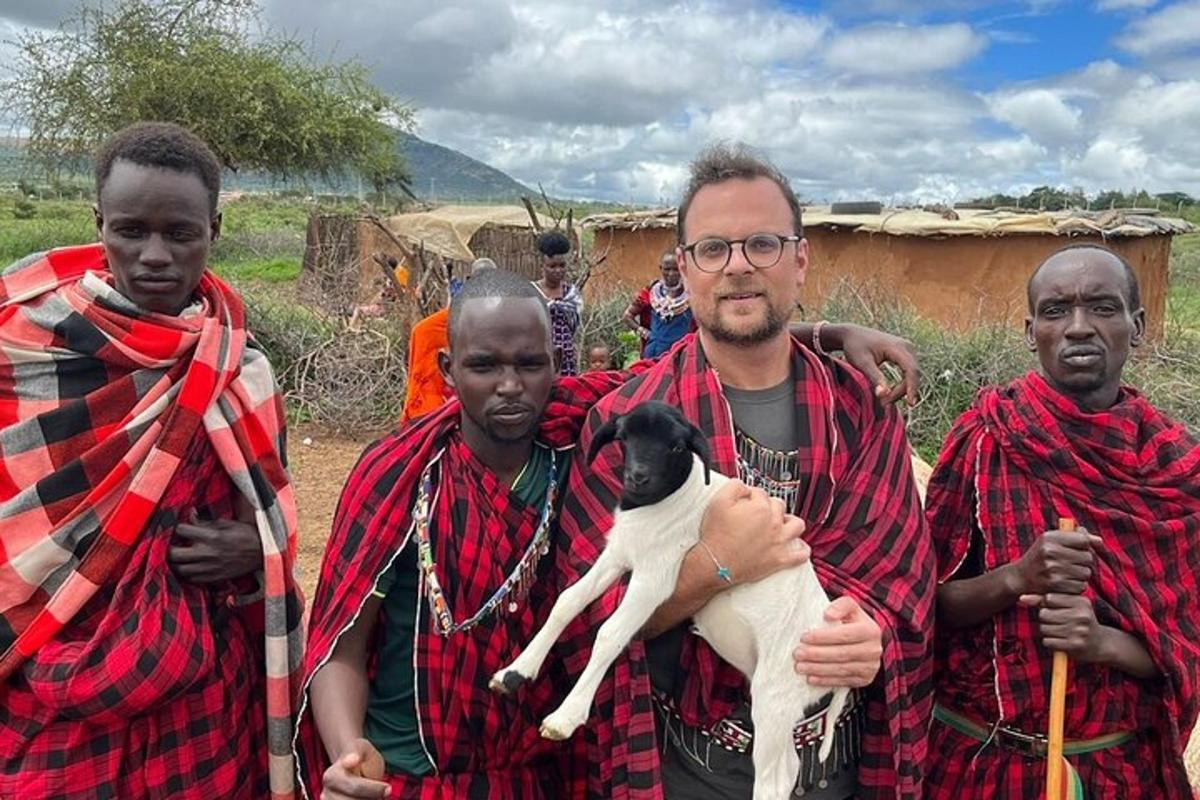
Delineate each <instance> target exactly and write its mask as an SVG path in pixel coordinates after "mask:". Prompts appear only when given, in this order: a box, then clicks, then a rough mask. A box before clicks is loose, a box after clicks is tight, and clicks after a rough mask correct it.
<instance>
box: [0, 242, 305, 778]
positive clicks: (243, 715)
mask: <svg viewBox="0 0 1200 800" xmlns="http://www.w3.org/2000/svg"><path fill="white" fill-rule="evenodd" d="M196 298H197V300H198V301H199V302H198V306H197V307H196V308H195V309H194V312H195V313H190V312H189V313H184V314H182V315H180V316H178V317H172V316H164V315H159V314H152V313H146V312H141V311H139V310H138V309H136V308H135V307H133V306H132V305H131V304H130V303H129V301H128V300H126V299H125V298H123V297H122V296H120V295H119V294H118V293H117V292H116V291H115V289H113V287H112V276H111V273H109V271H108V269H107V263H106V260H105V255H104V250H103V248H102V247H101V246H100V245H89V246H82V247H72V248H64V249H60V250H53V251H51V252H49V253H48V254H46V255H45V256H43V257H41V258H40V259H38V260H36V261H34V262H32V263H30V264H28V265H25V266H22V267H20V268H18V269H16V270H11V271H9V272H8V273H7V274H5V275H3V276H2V277H0V680H3V684H2V685H0V796H5V797H7V796H12V793H13V792H20V793H21V796H47V795H52V796H56V797H121V798H137V797H151V796H153V797H159V796H171V797H196V798H200V797H204V798H211V797H216V796H220V797H243V796H244V797H261V796H264V795H265V794H268V793H269V794H270V796H272V797H279V798H282V797H290V796H291V795H292V791H293V786H294V771H293V769H292V765H291V747H290V741H289V738H290V737H289V734H290V728H291V720H292V702H293V697H294V696H295V689H296V687H297V679H298V667H299V664H300V657H301V653H302V651H303V643H302V631H301V624H300V623H301V621H300V612H301V608H302V599H301V598H300V595H299V592H298V591H297V589H296V586H295V583H294V579H293V575H292V567H293V561H294V556H295V545H296V541H295V536H296V513H295V502H294V498H293V495H292V490H291V486H290V484H289V480H288V476H287V472H286V469H285V467H284V463H283V455H282V452H283V450H282V443H283V436H284V416H283V405H282V401H281V398H280V395H279V393H278V391H277V389H276V387H275V383H274V379H273V378H272V376H271V372H270V367H269V365H268V363H267V360H266V358H265V356H264V355H263V354H262V353H261V352H260V351H258V350H257V349H255V348H254V347H253V346H250V343H249V342H248V340H247V332H246V326H245V317H244V309H243V306H242V303H241V300H240V299H239V298H238V296H237V295H236V294H235V293H234V292H233V291H232V290H231V289H230V288H229V287H228V286H226V285H225V284H224V283H223V282H221V281H220V280H219V279H218V278H216V277H215V276H214V275H212V274H211V273H209V272H206V273H205V274H204V276H203V277H202V278H201V281H200V284H199V286H198V288H197V290H196ZM235 492H236V493H237V494H238V495H240V496H241V497H243V498H244V499H245V500H246V501H248V502H249V503H250V505H251V506H252V507H253V509H254V515H255V523H256V525H257V528H258V531H259V534H260V538H261V541H262V548H263V572H262V576H261V577H262V580H261V599H260V598H259V596H258V595H259V594H260V593H259V592H258V591H257V589H258V586H257V584H258V581H256V580H254V579H253V578H248V579H246V580H243V581H238V582H229V583H228V584H226V585H222V586H216V587H200V586H195V585H191V584H187V583H185V582H181V581H179V580H178V579H176V578H175V577H174V575H173V574H172V573H171V571H170V569H169V567H168V566H167V564H166V553H167V549H168V544H169V541H170V536H171V532H172V531H173V529H174V526H175V524H176V522H177V521H179V520H181V519H184V518H186V515H188V514H190V513H191V512H193V511H197V512H200V513H201V514H202V515H214V517H215V516H222V515H224V516H228V514H229V513H230V512H231V510H232V507H233V497H234V493H235ZM247 583H249V584H252V585H247ZM256 640H257V643H256ZM264 697H265V707H264V706H263V705H262V702H263V698H264ZM268 775H269V779H268Z"/></svg>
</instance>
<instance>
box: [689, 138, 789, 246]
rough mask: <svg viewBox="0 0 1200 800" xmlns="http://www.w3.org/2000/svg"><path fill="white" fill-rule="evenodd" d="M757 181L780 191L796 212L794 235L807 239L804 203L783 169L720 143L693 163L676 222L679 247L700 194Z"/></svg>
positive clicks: (751, 152)
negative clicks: (717, 185) (725, 185)
mask: <svg viewBox="0 0 1200 800" xmlns="http://www.w3.org/2000/svg"><path fill="white" fill-rule="evenodd" d="M755 178H766V179H767V180H769V181H771V182H772V183H774V184H775V185H776V186H778V187H779V191H780V192H781V193H782V194H783V199H784V200H786V201H787V204H788V208H789V209H791V211H792V221H793V225H794V227H795V230H794V231H793V232H794V233H795V234H796V235H797V236H803V235H804V223H803V222H802V221H801V219H800V217H801V213H800V200H799V199H798V198H797V197H796V193H795V192H794V191H792V185H791V184H790V183H789V182H788V179H787V177H786V176H785V175H784V174H783V173H782V172H780V171H779V168H778V167H776V166H775V165H774V164H772V163H771V162H770V161H768V160H767V159H766V158H764V157H763V156H762V155H760V154H759V153H757V152H756V151H755V150H753V149H752V148H750V147H748V146H747V145H745V144H742V143H740V142H739V143H736V144H727V143H725V142H719V143H717V144H714V145H710V146H709V147H707V148H705V149H704V150H702V151H701V152H700V155H698V156H696V160H695V161H693V162H692V165H691V171H690V174H689V176H688V184H687V187H686V188H685V189H684V191H683V199H682V200H680V201H679V211H678V212H677V216H676V220H675V235H676V237H677V238H678V240H679V243H680V244H683V242H684V231H683V225H684V223H685V222H686V221H687V213H688V209H689V208H691V205H692V200H694V199H695V197H696V193H697V192H699V191H700V190H701V189H703V188H704V187H705V186H710V185H712V184H714V183H724V182H725V181H728V180H735V179H739V180H754V179H755Z"/></svg>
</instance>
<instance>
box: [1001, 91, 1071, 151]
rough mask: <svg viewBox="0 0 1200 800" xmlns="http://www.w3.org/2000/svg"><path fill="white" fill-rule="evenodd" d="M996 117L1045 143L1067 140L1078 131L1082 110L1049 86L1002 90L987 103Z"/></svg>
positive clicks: (1059, 142)
mask: <svg viewBox="0 0 1200 800" xmlns="http://www.w3.org/2000/svg"><path fill="white" fill-rule="evenodd" d="M988 106H989V108H990V109H991V111H992V114H993V116H995V117H996V119H998V120H1000V121H1002V122H1007V123H1008V124H1009V125H1011V126H1013V127H1014V128H1016V129H1017V130H1019V131H1023V132H1025V133H1028V134H1030V135H1031V136H1032V137H1033V138H1034V139H1036V140H1037V141H1039V142H1043V143H1046V144H1056V143H1058V144H1061V143H1064V142H1069V141H1071V140H1072V139H1074V138H1075V136H1076V135H1077V134H1078V133H1079V130H1080V125H1081V123H1082V120H1083V112H1082V111H1081V110H1080V109H1079V108H1076V107H1074V106H1072V105H1070V104H1068V103H1067V102H1066V101H1065V100H1064V99H1063V97H1062V95H1060V94H1059V93H1058V92H1054V91H1051V90H1050V89H1022V90H1017V91H1012V92H1003V93H1001V94H998V95H996V96H995V97H993V98H991V99H990V100H989V103H988Z"/></svg>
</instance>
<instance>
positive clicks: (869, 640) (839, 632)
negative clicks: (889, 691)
mask: <svg viewBox="0 0 1200 800" xmlns="http://www.w3.org/2000/svg"><path fill="white" fill-rule="evenodd" d="M825 622H826V624H827V625H828V627H825V628H817V629H815V630H811V631H809V632H808V633H806V634H804V638H803V639H802V640H801V645H800V647H798V648H796V651H795V653H794V654H793V657H794V658H795V660H796V663H795V668H796V672H798V673H799V674H801V675H804V676H805V677H807V678H808V682H809V683H810V684H812V685H813V686H827V687H829V688H831V689H837V688H841V687H846V686H848V687H850V688H855V689H857V688H861V687H863V686H869V685H870V684H871V682H872V681H874V680H875V676H876V675H877V674H878V673H879V667H880V664H881V663H882V658H883V630H882V629H881V628H880V627H879V624H878V623H877V622H875V620H874V619H872V618H871V615H870V614H868V613H867V612H866V611H864V610H863V607H862V606H860V605H859V604H858V601H857V600H855V599H854V598H853V597H850V596H843V597H839V598H838V599H837V600H834V601H833V602H832V603H830V604H829V607H828V608H826V609H825Z"/></svg>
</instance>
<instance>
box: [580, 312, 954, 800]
mask: <svg viewBox="0 0 1200 800" xmlns="http://www.w3.org/2000/svg"><path fill="white" fill-rule="evenodd" d="M793 357H794V358H795V359H796V360H797V362H798V366H799V370H800V371H799V373H798V374H801V375H803V376H804V377H803V379H802V380H799V381H797V384H796V403H797V404H798V405H804V406H807V407H808V410H809V413H807V414H806V415H804V416H806V417H807V419H808V420H809V424H810V425H811V428H812V429H811V431H810V435H809V437H808V440H809V441H810V442H812V447H811V450H810V451H809V452H808V453H807V454H805V458H804V459H803V460H804V461H807V462H808V463H810V464H811V470H812V471H811V475H812V480H810V481H809V489H808V492H807V495H806V496H805V497H803V498H800V500H799V506H798V507H797V508H794V509H791V510H792V512H793V513H795V514H797V515H798V516H800V517H801V518H803V519H804V520H805V522H806V523H807V525H808V533H806V535H805V538H806V539H807V540H808V542H809V543H810V544H811V545H812V552H813V564H814V566H815V568H816V571H817V574H818V575H819V576H820V579H821V582H822V584H823V585H824V586H825V588H826V590H827V591H828V592H829V594H830V595H831V596H835V597H836V596H838V595H842V594H848V595H851V596H853V597H854V598H855V599H856V600H858V602H859V603H861V604H862V606H863V607H864V608H865V609H866V610H867V612H868V613H869V614H871V616H872V617H873V618H874V619H875V620H876V622H878V623H879V625H880V626H881V627H882V628H883V648H884V649H883V669H882V670H881V675H880V678H879V679H877V680H876V682H875V684H874V685H873V686H872V687H870V688H869V689H868V690H867V692H866V699H867V731H866V733H865V734H864V736H863V742H862V745H863V751H862V752H863V754H862V759H861V761H860V766H859V794H858V796H859V797H860V798H882V797H901V798H916V797H919V796H920V791H921V770H922V765H923V763H924V759H925V746H926V730H927V727H928V724H929V718H930V713H931V708H932V705H931V699H932V694H931V691H930V689H931V681H930V662H929V648H930V640H931V636H932V625H933V616H932V611H933V592H934V582H933V573H934V567H933V553H932V550H931V547H930V544H929V540H928V536H927V535H926V531H925V524H924V520H923V518H922V515H921V510H920V503H919V501H918V499H917V494H916V489H915V486H914V484H913V482H912V464H911V461H910V458H909V448H908V443H907V441H906V439H905V436H904V424H903V422H902V421H901V419H900V417H899V415H898V414H897V412H896V411H895V410H894V409H892V408H883V407H881V406H880V405H879V404H878V403H877V402H876V401H875V398H874V395H873V393H872V390H871V386H870V385H869V383H868V381H867V380H866V379H865V378H864V377H863V376H862V375H861V374H859V373H858V372H856V371H854V370H853V369H851V368H850V367H848V366H846V365H845V364H843V363H842V362H840V361H834V360H833V359H828V358H821V357H818V356H816V355H814V354H813V353H811V352H809V351H808V350H807V349H806V348H804V347H802V346H800V345H799V344H798V343H797V344H796V345H795V346H794V348H793ZM645 400H661V401H663V402H667V403H671V404H674V405H678V406H679V407H680V408H682V409H683V412H684V415H685V416H687V418H688V419H690V420H691V421H692V422H693V423H695V424H696V425H697V426H699V427H700V428H701V430H703V431H704V432H705V433H707V434H708V437H709V442H710V444H711V446H712V450H713V462H714V466H715V467H716V468H717V469H719V470H720V471H721V472H722V473H724V474H726V475H736V474H737V468H736V464H737V451H736V447H735V442H734V432H733V426H732V417H731V414H730V410H729V406H728V405H727V403H726V401H725V397H724V395H723V394H722V391H721V384H720V380H719V379H718V377H717V375H716V372H715V371H714V370H713V369H711V368H710V367H709V366H708V364H707V362H706V361H705V359H704V353H703V350H702V348H701V347H700V344H699V340H698V339H697V338H696V337H694V336H693V337H689V338H688V339H685V340H683V342H682V343H680V344H678V345H676V347H675V348H674V349H673V350H672V351H671V352H670V353H669V354H668V355H667V356H665V357H664V358H663V359H662V360H661V361H659V362H658V363H657V364H656V365H655V366H654V367H653V368H652V369H651V370H650V371H649V372H647V373H646V374H645V375H642V376H641V377H639V378H637V379H635V380H633V381H631V382H629V383H627V384H626V385H625V386H624V387H622V388H621V389H620V390H619V391H617V392H614V393H613V394H611V395H609V396H608V397H606V398H605V399H604V400H603V401H601V402H600V403H599V404H598V405H597V406H596V408H595V410H594V411H593V413H592V414H591V415H590V416H589V418H588V422H587V425H586V426H585V428H584V433H583V436H582V437H581V438H580V442H579V446H580V447H581V448H582V449H584V450H586V449H587V447H588V445H589V443H590V442H591V438H592V435H593V434H594V432H595V430H596V428H597V427H599V425H601V424H602V423H603V422H604V421H605V420H607V419H609V418H611V417H612V416H613V415H616V414H620V413H623V412H625V411H627V410H629V409H630V408H632V407H633V406H635V405H637V404H638V403H640V402H643V401H645ZM620 468H621V465H620V463H619V455H618V451H617V449H616V448H610V449H609V450H607V451H604V452H602V453H601V455H600V457H598V458H597V459H596V461H595V462H594V463H593V464H592V465H591V466H590V467H588V466H587V465H582V464H580V465H577V468H576V469H575V470H574V471H573V472H572V475H571V478H570V481H569V483H568V487H567V493H566V497H565V499H564V503H563V513H562V527H563V533H564V534H565V535H566V537H567V538H566V541H567V542H568V544H569V546H570V548H571V553H570V556H571V562H570V563H571V566H572V569H571V570H570V571H569V572H568V574H567V578H568V580H574V579H575V578H576V577H577V576H578V575H579V574H582V573H583V572H584V571H585V570H586V569H587V568H588V567H589V566H590V565H591V564H592V563H594V562H595V559H596V557H597V556H598V555H599V553H600V550H601V549H602V548H603V546H604V541H605V535H606V534H607V532H608V529H609V528H610V527H611V524H612V510H613V509H614V508H615V507H616V505H617V500H618V498H619V496H620V487H621V478H620V474H621V470H620ZM622 593H623V589H620V588H618V589H615V590H613V591H610V592H609V593H608V594H606V595H605V596H604V598H602V599H601V600H600V601H597V603H596V604H594V613H595V615H596V619H603V618H605V617H607V616H608V615H609V614H611V612H612V610H613V609H614V608H615V607H616V604H617V603H618V602H619V600H620V597H621V595H622ZM580 634H581V635H580V637H579V638H577V639H574V640H572V641H570V643H569V644H570V646H571V647H573V649H574V650H576V651H577V653H578V655H577V656H575V657H576V658H579V659H582V660H584V661H586V659H587V657H588V655H589V653H590V650H591V641H590V639H587V638H586V636H587V632H586V631H581V632H580ZM630 652H631V653H632V655H633V665H634V666H633V667H632V668H631V671H630V673H629V674H630V675H631V680H630V682H629V683H628V684H626V685H624V686H621V684H619V683H617V684H615V685H616V687H617V688H618V689H620V690H623V691H625V692H628V693H630V695H631V696H632V705H633V707H634V708H641V707H647V706H649V703H650V700H649V681H648V679H647V677H646V674H645V668H644V658H643V656H644V649H643V648H642V646H641V644H640V643H639V642H637V641H635V642H634V643H633V644H632V645H631V650H630ZM681 672H682V674H684V675H685V678H684V681H683V686H682V687H681V688H680V690H679V693H678V695H679V696H678V697H677V698H676V700H677V702H678V704H679V711H680V713H681V715H682V716H683V717H684V719H685V720H686V721H688V722H689V724H692V725H703V726H706V727H707V726H711V725H712V724H714V723H716V722H717V721H719V720H720V719H722V718H724V717H726V716H728V715H729V714H730V712H732V711H733V710H734V709H735V708H736V707H737V705H738V704H739V703H741V702H742V700H743V698H745V697H746V696H747V692H748V689H747V686H746V682H745V679H744V678H743V676H742V674H741V673H740V672H738V670H737V669H735V668H734V667H733V666H732V665H730V664H727V663H725V662H724V661H722V660H721V659H720V658H718V657H717V655H716V653H714V652H713V650H712V649H711V648H710V647H709V646H708V645H707V643H705V642H704V641H703V640H702V639H700V638H699V637H697V636H688V637H687V639H686V641H685V643H684V647H683V653H682V656H681ZM608 702H611V696H610V695H609V694H608V693H606V691H605V690H602V691H601V692H600V693H599V694H598V696H597V704H596V709H595V710H594V711H593V719H595V718H596V716H597V715H598V714H600V713H602V710H603V709H604V708H605V704H606V703H608ZM625 702H626V703H627V704H628V703H629V702H630V701H629V700H626V701H625ZM647 736H649V737H650V738H651V740H652V739H653V727H652V725H651V727H650V728H649V729H648V730H647V729H645V728H641V727H638V728H634V729H631V730H630V731H629V733H628V736H627V741H636V740H638V739H641V738H644V737H647ZM621 745H622V743H621V742H617V743H614V744H613V745H612V746H613V747H620V746H621ZM647 755H648V756H649V757H653V753H652V752H647ZM596 768H597V769H601V770H603V769H606V768H607V767H606V766H605V765H599V766H597V767H596ZM646 768H647V769H652V770H657V761H656V760H654V761H653V762H652V763H648V764H647V765H646Z"/></svg>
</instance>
